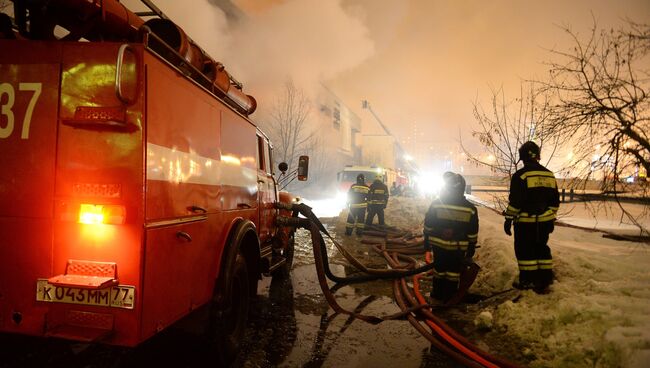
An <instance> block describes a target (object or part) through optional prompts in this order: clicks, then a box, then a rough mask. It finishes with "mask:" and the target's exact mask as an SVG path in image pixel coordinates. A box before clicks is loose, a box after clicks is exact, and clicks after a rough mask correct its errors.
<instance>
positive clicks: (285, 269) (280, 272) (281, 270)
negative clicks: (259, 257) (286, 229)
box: [271, 234, 296, 277]
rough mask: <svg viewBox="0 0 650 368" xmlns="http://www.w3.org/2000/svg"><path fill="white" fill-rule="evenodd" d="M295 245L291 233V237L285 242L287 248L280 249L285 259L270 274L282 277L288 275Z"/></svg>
mask: <svg viewBox="0 0 650 368" xmlns="http://www.w3.org/2000/svg"><path fill="white" fill-rule="evenodd" d="M295 247H296V239H295V237H294V235H293V234H292V235H291V237H290V238H289V241H288V242H287V249H285V250H284V251H282V253H281V255H282V257H284V258H285V259H286V261H285V262H284V264H283V265H282V267H278V268H277V269H276V270H275V271H273V273H272V274H271V275H272V276H273V277H284V276H288V275H289V273H290V272H291V267H292V266H293V253H294V251H295Z"/></svg>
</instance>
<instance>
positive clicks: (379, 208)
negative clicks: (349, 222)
mask: <svg viewBox="0 0 650 368" xmlns="http://www.w3.org/2000/svg"><path fill="white" fill-rule="evenodd" d="M375 214H376V215H377V218H378V219H379V225H382V226H383V225H384V205H383V204H369V205H368V217H367V218H366V225H372V221H373V220H374V219H375Z"/></svg>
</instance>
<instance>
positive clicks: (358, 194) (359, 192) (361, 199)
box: [348, 184, 369, 208]
mask: <svg viewBox="0 0 650 368" xmlns="http://www.w3.org/2000/svg"><path fill="white" fill-rule="evenodd" d="M368 191H369V188H368V186H366V185H365V184H352V186H351V187H350V190H348V203H349V204H350V208H366V207H368Z"/></svg>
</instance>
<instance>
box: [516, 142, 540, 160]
mask: <svg viewBox="0 0 650 368" xmlns="http://www.w3.org/2000/svg"><path fill="white" fill-rule="evenodd" d="M539 152H540V149H539V146H538V145H537V144H536V143H535V142H533V141H528V142H526V143H524V144H522V145H521V147H519V159H520V160H521V161H535V160H539Z"/></svg>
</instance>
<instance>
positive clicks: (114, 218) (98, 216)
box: [78, 203, 126, 225]
mask: <svg viewBox="0 0 650 368" xmlns="http://www.w3.org/2000/svg"><path fill="white" fill-rule="evenodd" d="M125 219H126V208H125V207H124V206H120V205H101V204H88V203H82V204H81V205H80V206H79V220H78V222H79V223H81V224H86V225H100V224H111V225H121V224H124V221H125Z"/></svg>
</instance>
